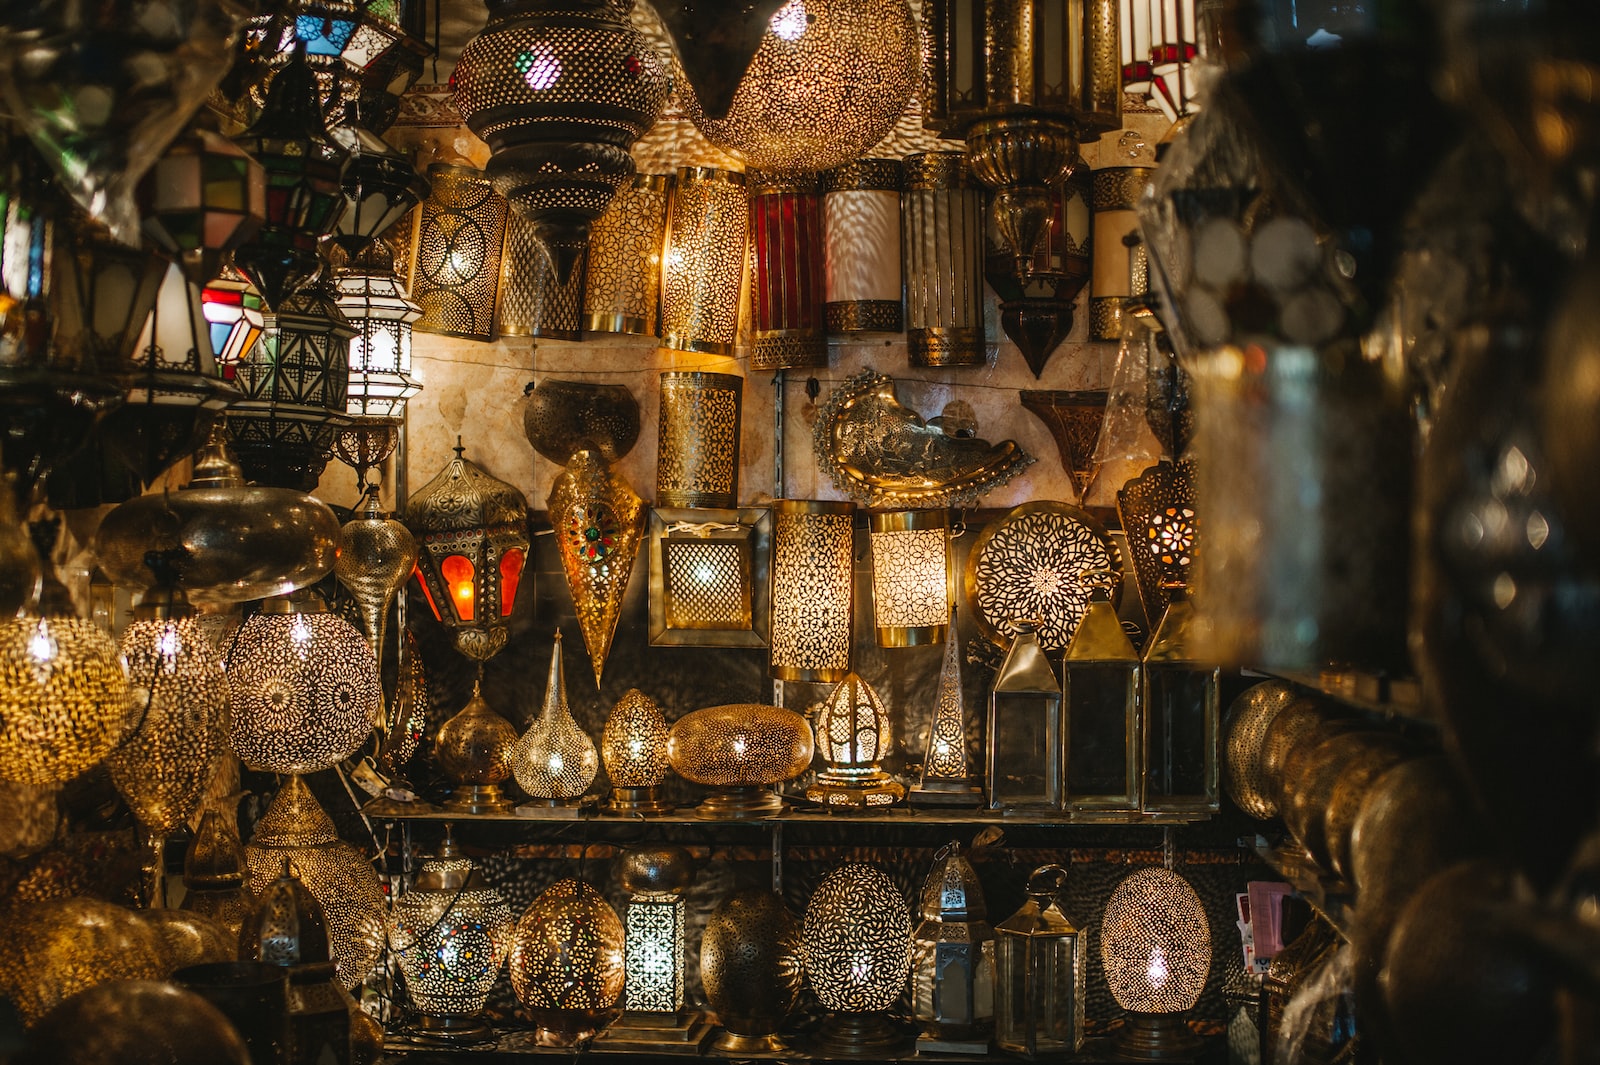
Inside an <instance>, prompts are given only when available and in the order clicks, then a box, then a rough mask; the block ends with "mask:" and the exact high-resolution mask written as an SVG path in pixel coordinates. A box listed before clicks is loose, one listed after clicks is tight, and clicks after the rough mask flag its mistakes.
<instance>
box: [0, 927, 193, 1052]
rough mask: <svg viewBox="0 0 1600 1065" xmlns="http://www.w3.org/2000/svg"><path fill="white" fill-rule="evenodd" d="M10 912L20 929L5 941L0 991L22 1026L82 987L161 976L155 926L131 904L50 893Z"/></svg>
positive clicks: (162, 952) (161, 957)
mask: <svg viewBox="0 0 1600 1065" xmlns="http://www.w3.org/2000/svg"><path fill="white" fill-rule="evenodd" d="M15 919H16V920H21V921H24V922H26V923H25V924H24V925H23V926H21V927H25V928H26V929H27V934H25V935H23V934H19V935H17V937H16V942H15V943H14V944H13V945H12V952H13V953H12V956H13V958H14V961H13V963H12V964H10V965H7V966H6V967H5V970H4V971H3V972H0V991H4V992H5V995H6V997H7V998H8V999H10V1000H11V1003H12V1005H14V1006H15V1007H16V1011H17V1013H19V1014H21V1018H22V1023H23V1024H24V1025H27V1026H29V1027H31V1026H33V1025H37V1024H38V1023H39V1021H40V1019H41V1018H43V1017H44V1016H45V1015H46V1014H48V1013H49V1012H51V1010H52V1009H54V1008H55V1006H56V1005H57V1004H58V1003H61V1002H64V1001H66V1000H67V999H69V998H72V997H73V996H74V995H77V994H78V993H79V992H81V991H85V990H88V989H89V988H92V987H95V986H97V985H100V984H106V983H111V982H112V981H122V980H159V979H161V978H162V977H163V976H165V975H166V972H167V969H166V963H167V958H166V951H165V950H164V949H163V947H162V943H161V938H160V933H158V932H157V931H156V930H155V928H154V927H153V926H151V925H149V924H147V923H146V922H144V921H142V920H140V919H139V916H138V913H137V912H136V911H134V910H129V909H126V908H124V907H122V906H117V905H115V904H113V903H110V902H106V901H103V900H101V899H96V898H83V897H77V898H53V899H44V900H41V901H38V902H19V904H18V905H17V906H16V918H15ZM55 1049H56V1048H55V1047H51V1050H55ZM54 1057H55V1055H53V1054H47V1055H46V1060H49V1059H53V1058H54Z"/></svg>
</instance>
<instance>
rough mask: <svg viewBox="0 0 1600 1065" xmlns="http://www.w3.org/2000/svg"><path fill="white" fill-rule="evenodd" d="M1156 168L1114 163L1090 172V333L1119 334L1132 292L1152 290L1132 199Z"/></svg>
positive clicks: (1104, 337) (1099, 336)
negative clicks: (1091, 214)
mask: <svg viewBox="0 0 1600 1065" xmlns="http://www.w3.org/2000/svg"><path fill="white" fill-rule="evenodd" d="M1154 173H1155V168H1153V167H1147V166H1113V167H1107V168H1106V169H1104V170H1096V171H1095V172H1094V173H1093V175H1091V177H1090V181H1091V184H1092V197H1093V199H1092V205H1093V207H1094V276H1093V278H1092V279H1091V280H1090V282H1089V339H1090V340H1113V341H1115V340H1121V339H1122V332H1123V329H1124V327H1125V323H1124V322H1123V311H1124V308H1125V306H1126V305H1127V302H1128V300H1129V298H1130V297H1133V296H1142V295H1144V294H1145V293H1146V292H1149V291H1150V259H1149V256H1148V254H1147V253H1146V251H1145V246H1144V241H1143V239H1142V238H1140V236H1139V219H1138V216H1137V215H1135V214H1134V205H1135V204H1137V203H1138V202H1139V196H1140V194H1142V193H1143V192H1144V188H1145V186H1146V185H1148V184H1150V177H1151V175H1152V174H1154Z"/></svg>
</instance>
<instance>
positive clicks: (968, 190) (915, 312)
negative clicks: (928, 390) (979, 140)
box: [901, 152, 985, 366]
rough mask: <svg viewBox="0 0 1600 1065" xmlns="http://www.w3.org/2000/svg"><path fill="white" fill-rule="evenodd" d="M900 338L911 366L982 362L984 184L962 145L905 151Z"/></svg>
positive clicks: (975, 363)
mask: <svg viewBox="0 0 1600 1065" xmlns="http://www.w3.org/2000/svg"><path fill="white" fill-rule="evenodd" d="M905 182H906V184H905V193H904V194H903V196H902V198H901V205H902V212H903V213H902V216H901V217H902V225H901V234H902V239H903V240H904V249H905V250H904V253H903V255H904V260H905V274H906V342H907V345H908V351H909V354H910V358H911V365H913V366H982V365H983V363H984V357H985V348H984V339H983V248H984V243H983V241H984V236H983V189H982V187H981V186H979V185H978V184H977V183H976V182H975V181H973V180H972V178H971V175H970V174H969V173H968V172H967V165H966V162H965V160H964V159H963V158H962V155H961V153H960V152H922V153H919V154H916V155H908V156H906V158H905Z"/></svg>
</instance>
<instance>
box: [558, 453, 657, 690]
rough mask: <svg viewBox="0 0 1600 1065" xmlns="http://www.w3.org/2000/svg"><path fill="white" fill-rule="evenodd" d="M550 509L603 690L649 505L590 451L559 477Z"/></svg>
mask: <svg viewBox="0 0 1600 1065" xmlns="http://www.w3.org/2000/svg"><path fill="white" fill-rule="evenodd" d="M547 506H548V509H549V514H550V524H551V525H553V526H554V527H555V530H556V548H557V550H558V552H559V553H560V555H561V568H562V569H563V570H565V571H566V575H567V588H568V589H569V590H570V591H571V592H572V604H573V607H574V609H575V610H576V611H577V615H578V624H579V626H580V627H581V628H582V629H583V643H584V646H585V647H587V648H588V650H589V661H590V664H591V665H593V666H594V683H595V687H597V688H598V687H599V686H600V675H601V673H603V672H604V671H605V667H606V655H607V654H609V653H610V651H611V638H612V637H613V636H615V635H616V632H617V619H618V618H619V617H621V615H622V594H623V592H624V591H626V590H627V587H628V578H629V577H630V576H632V575H633V562H634V559H635V558H636V557H637V556H638V553H639V542H640V540H641V539H642V538H643V536H644V526H645V514H644V501H643V500H641V499H640V498H639V496H638V495H637V494H636V493H635V492H634V491H633V489H632V488H630V487H628V483H627V482H626V481H624V480H623V479H622V475H621V474H619V473H616V472H615V471H613V470H612V469H611V468H610V466H609V465H608V464H607V463H606V460H605V459H604V458H602V457H601V455H600V453H599V452H598V451H590V450H588V449H587V448H585V449H582V450H580V451H578V452H577V453H575V454H574V455H573V456H572V459H571V460H570V461H569V462H568V463H567V468H566V469H565V470H564V471H562V472H561V474H560V475H559V476H557V477H556V480H555V484H553V485H552V486H551V487H550V498H549V500H548V502H547Z"/></svg>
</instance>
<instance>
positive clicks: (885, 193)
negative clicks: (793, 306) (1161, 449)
mask: <svg viewBox="0 0 1600 1065" xmlns="http://www.w3.org/2000/svg"><path fill="white" fill-rule="evenodd" d="M904 184H905V172H904V169H903V168H902V167H901V165H900V161H899V160H898V159H858V160H856V161H855V162H853V163H847V164H846V165H844V166H841V167H838V168H836V169H833V170H829V171H828V172H827V173H825V174H823V175H822V232H823V240H824V246H825V256H824V264H823V291H824V295H825V298H826V302H825V303H824V304H823V313H824V317H825V318H826V321H827V326H828V332H829V333H834V334H849V333H898V332H900V331H901V330H902V329H904V328H905V313H904V304H903V300H902V297H903V295H904V293H903V291H902V288H903V283H904V282H903V278H902V276H901V271H900V189H901V187H902V186H903V185H904Z"/></svg>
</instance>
